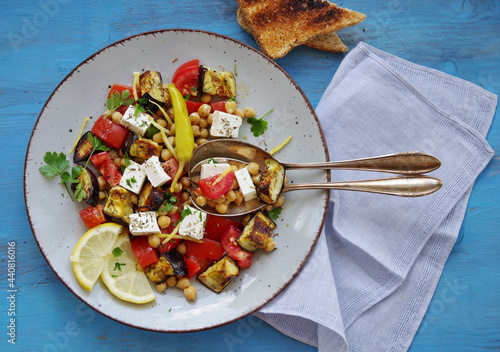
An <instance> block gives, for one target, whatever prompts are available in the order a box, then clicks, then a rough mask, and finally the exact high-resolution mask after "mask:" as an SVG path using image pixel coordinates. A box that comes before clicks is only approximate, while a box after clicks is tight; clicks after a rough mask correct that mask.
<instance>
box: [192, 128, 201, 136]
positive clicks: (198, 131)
mask: <svg viewBox="0 0 500 352" xmlns="http://www.w3.org/2000/svg"><path fill="white" fill-rule="evenodd" d="M191 128H192V130H193V136H194V137H199V136H200V126H198V125H192V126H191Z"/></svg>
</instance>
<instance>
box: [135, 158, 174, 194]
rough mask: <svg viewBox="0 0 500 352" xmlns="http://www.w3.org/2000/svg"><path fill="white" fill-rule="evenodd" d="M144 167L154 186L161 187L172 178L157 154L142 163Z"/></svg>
mask: <svg viewBox="0 0 500 352" xmlns="http://www.w3.org/2000/svg"><path fill="white" fill-rule="evenodd" d="M142 167H143V169H144V172H146V175H147V176H148V179H149V182H151V184H152V185H153V187H160V186H162V185H164V184H165V183H167V182H168V181H170V179H171V178H170V176H168V174H167V173H166V172H165V170H163V167H162V166H161V164H160V159H158V157H157V156H156V155H153V156H152V157H151V158H149V159H148V160H146V162H145V163H144V164H142Z"/></svg>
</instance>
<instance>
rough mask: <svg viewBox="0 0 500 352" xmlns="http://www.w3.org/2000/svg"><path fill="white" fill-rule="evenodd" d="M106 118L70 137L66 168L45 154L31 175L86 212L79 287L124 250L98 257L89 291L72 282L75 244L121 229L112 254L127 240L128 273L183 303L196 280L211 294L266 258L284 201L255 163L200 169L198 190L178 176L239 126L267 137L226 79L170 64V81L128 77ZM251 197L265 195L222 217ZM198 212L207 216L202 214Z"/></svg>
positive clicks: (228, 75) (59, 157) (226, 74)
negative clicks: (252, 208) (257, 205)
mask: <svg viewBox="0 0 500 352" xmlns="http://www.w3.org/2000/svg"><path fill="white" fill-rule="evenodd" d="M104 110H105V111H104V113H103V114H102V115H101V116H99V117H98V118H97V119H95V121H93V124H92V126H91V128H90V130H87V131H85V132H83V133H81V134H80V135H79V136H78V138H77V141H76V142H75V146H74V147H73V150H72V154H73V155H72V164H71V162H70V161H69V160H67V159H66V154H64V153H57V152H47V153H46V154H45V157H44V161H45V163H46V164H45V165H44V166H42V167H41V168H40V171H41V173H42V174H43V175H44V176H45V177H48V178H49V177H54V176H57V175H58V176H60V183H61V184H62V185H63V186H64V187H66V190H67V192H68V194H69V197H70V198H71V199H72V200H73V201H75V202H81V203H82V204H84V206H83V207H81V210H80V211H79V215H80V218H81V220H82V221H83V223H84V224H85V226H86V227H87V229H88V231H87V233H86V234H85V235H84V236H82V239H81V240H80V241H79V243H78V244H77V247H79V249H78V251H76V247H75V251H74V253H73V255H72V258H71V260H72V262H73V265H74V267H73V268H74V270H75V275H76V277H77V279H78V281H79V282H80V284H81V285H82V286H83V287H85V288H87V289H88V290H90V289H91V288H92V286H93V284H94V283H95V281H97V280H98V278H99V273H100V272H99V270H101V272H102V270H105V269H102V268H103V267H105V264H102V261H104V259H103V258H108V259H107V260H111V259H109V257H111V258H113V255H114V256H115V257H117V253H118V255H120V252H123V251H124V250H123V248H124V247H123V246H122V245H121V246H122V247H120V248H118V247H116V248H115V246H114V245H113V244H107V245H109V246H108V247H109V248H111V249H112V250H113V251H112V254H111V253H108V252H109V250H108V249H107V250H106V251H107V252H106V253H103V254H102V255H101V256H100V257H99V260H101V259H102V260H101V261H99V260H96V259H93V260H94V263H93V264H92V265H94V266H98V264H97V262H99V265H101V267H99V268H100V269H95V268H94V271H96V272H97V273H94V274H93V275H97V276H95V278H93V279H92V280H94V281H92V280H90V281H91V282H90V283H89V284H88V285H84V284H82V283H81V281H80V278H79V275H85V274H81V273H79V274H76V269H75V265H76V264H75V263H77V262H78V263H79V264H78V265H81V266H84V265H87V264H85V263H83V261H84V260H85V259H81V258H76V257H77V255H76V254H75V253H76V252H78V253H80V250H81V248H80V247H82V248H83V247H84V246H85V245H87V246H89V245H90V239H89V240H83V237H85V236H89V237H90V234H91V233H93V234H95V233H96V231H97V229H99V228H100V227H102V225H103V224H109V223H114V224H118V225H120V226H121V227H120V228H119V229H118V230H117V234H116V236H118V235H120V238H121V240H120V241H121V242H120V243H125V242H127V243H128V241H125V240H127V239H126V238H125V239H123V238H122V237H123V236H128V239H129V240H130V248H131V253H133V257H134V258H133V259H134V261H135V263H136V264H135V270H134V272H139V273H143V274H144V276H145V277H147V281H149V282H150V283H152V284H153V285H154V286H152V287H153V288H154V287H156V291H157V292H159V293H161V292H164V291H165V290H166V289H167V288H169V287H178V288H180V289H181V290H183V292H184V296H185V298H186V299H187V300H188V301H195V300H196V295H197V291H196V288H195V286H194V285H193V283H194V280H195V279H197V280H198V281H199V282H201V283H202V284H203V285H205V286H206V287H207V288H209V289H210V290H212V291H214V292H217V293H219V292H221V291H222V290H223V289H224V288H225V287H226V286H228V285H229V284H230V283H231V282H232V281H233V280H234V279H235V278H236V277H238V275H239V273H240V270H243V269H246V268H248V267H250V266H251V265H252V256H253V255H254V253H255V252H256V251H259V250H261V251H265V252H271V251H273V250H274V249H275V248H276V243H275V241H274V239H273V237H274V236H275V234H274V230H275V228H276V223H275V220H276V219H277V218H278V217H279V216H280V213H281V207H282V205H283V203H284V198H283V196H282V195H280V193H279V190H278V191H276V189H275V188H276V187H274V186H273V178H272V177H269V176H268V175H267V174H266V172H269V170H267V171H266V170H264V171H263V170H260V168H259V165H258V164H257V163H255V162H250V163H243V162H242V163H238V162H234V161H231V162H227V163H225V162H216V161H213V162H212V161H209V162H207V163H206V164H204V165H202V169H201V175H200V179H199V181H198V182H197V183H196V184H193V182H192V181H191V179H190V178H189V177H188V173H187V166H188V164H189V161H190V159H191V156H192V154H193V152H194V150H195V149H196V148H197V147H198V146H200V145H202V144H203V143H206V142H207V141H208V140H211V139H216V138H238V137H239V129H240V126H241V125H242V123H243V122H244V121H247V123H249V124H251V125H252V127H251V131H252V133H253V134H254V135H255V136H258V135H261V134H263V133H264V132H265V130H266V128H267V123H266V122H265V121H263V118H260V119H259V118H257V117H256V112H255V110H254V109H253V108H248V107H247V108H244V109H243V108H240V107H239V106H238V104H237V102H236V78H235V74H234V73H233V72H230V71H222V70H214V69H212V68H210V67H208V66H205V65H202V64H200V61H199V60H197V59H195V60H191V61H188V62H186V63H184V64H182V65H180V66H179V67H178V68H177V70H175V72H174V73H173V75H172V80H171V82H164V81H163V79H162V75H161V73H160V72H157V71H149V70H147V71H143V72H140V73H134V74H133V79H132V82H131V84H113V85H110V86H109V92H108V95H107V100H106V109H104ZM82 130H84V128H82ZM214 157H217V156H216V155H214ZM211 160H212V159H211ZM273 173H276V172H275V171H274V170H271V174H273ZM281 176H282V175H281ZM259 186H260V188H261V189H263V188H265V189H271V190H272V192H269V193H270V194H268V197H267V198H266V199H263V201H265V203H266V204H267V205H266V206H265V207H264V208H262V209H261V210H259V211H256V212H254V213H251V214H247V215H244V216H240V217H237V218H235V217H231V218H230V217H225V216H224V213H226V211H227V209H228V206H229V205H230V204H231V203H232V202H234V203H236V204H241V203H243V202H247V201H250V200H252V199H255V198H257V197H258V194H257V191H256V190H258V189H259ZM193 189H194V190H195V191H194V192H193ZM203 206H209V207H210V208H213V209H214V212H215V214H213V213H210V214H209V213H206V212H204V211H202V210H200V207H203ZM113 226H114V225H113ZM116 236H115V237H116ZM124 241H125V242H124ZM127 245H128V244H127ZM118 249H119V250H118ZM125 251H126V250H125ZM82 253H83V252H82ZM81 256H82V257H83V255H81ZM118 258H119V257H118ZM113 260H114V259H113ZM115 261H116V263H112V264H114V265H111V269H109V270H110V271H111V275H108V277H109V280H112V279H113V278H115V277H116V278H119V275H118V274H119V271H120V270H121V269H123V268H124V265H125V262H122V263H120V261H119V260H117V259H116V260H115ZM120 264H121V265H120ZM88 265H89V267H90V264H88ZM84 269H85V268H84ZM84 269H79V270H82V272H84ZM113 271H115V272H116V273H115V274H113ZM141 275H142V274H141ZM123 280H125V279H123ZM106 284H107V285H108V282H106ZM127 284H128V283H127ZM87 286H88V287H87ZM108 287H110V286H109V285H108ZM110 289H111V288H110ZM111 291H112V292H113V290H111ZM113 293H114V292H113ZM118 296H119V295H118ZM119 298H122V297H121V296H119ZM123 299H125V300H127V298H123ZM130 301H132V300H130Z"/></svg>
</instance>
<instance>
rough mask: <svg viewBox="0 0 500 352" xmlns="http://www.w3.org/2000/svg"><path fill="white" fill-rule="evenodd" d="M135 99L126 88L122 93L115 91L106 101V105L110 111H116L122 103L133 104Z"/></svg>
mask: <svg viewBox="0 0 500 352" xmlns="http://www.w3.org/2000/svg"><path fill="white" fill-rule="evenodd" d="M133 102H134V99H133V98H131V97H130V91H128V90H124V91H122V92H121V93H119V92H114V93H113V94H111V96H110V97H109V98H108V100H107V102H106V107H107V108H108V110H109V111H115V110H116V109H118V108H119V107H120V106H122V105H131V104H133Z"/></svg>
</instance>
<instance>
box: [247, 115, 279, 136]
mask: <svg viewBox="0 0 500 352" xmlns="http://www.w3.org/2000/svg"><path fill="white" fill-rule="evenodd" d="M273 111H274V108H272V109H271V110H269V111H268V112H267V113H266V114H265V115H264V116H262V117H261V118H256V117H249V118H247V121H248V123H249V124H250V125H252V127H250V131H252V133H253V135H254V136H255V137H258V136H261V135H263V134H264V132H265V131H266V130H267V121H265V120H264V118H265V117H267V115H269V114H270V113H272V112H273Z"/></svg>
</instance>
